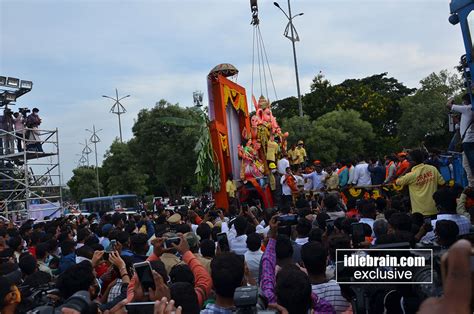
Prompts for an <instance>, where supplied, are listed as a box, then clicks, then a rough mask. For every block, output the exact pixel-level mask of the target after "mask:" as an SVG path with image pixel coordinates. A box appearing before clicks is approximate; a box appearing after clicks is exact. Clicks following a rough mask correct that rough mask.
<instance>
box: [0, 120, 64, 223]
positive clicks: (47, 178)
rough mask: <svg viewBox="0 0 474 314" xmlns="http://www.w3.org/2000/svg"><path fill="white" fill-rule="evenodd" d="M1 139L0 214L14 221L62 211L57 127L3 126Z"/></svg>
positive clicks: (0, 134) (53, 214) (0, 132)
mask: <svg viewBox="0 0 474 314" xmlns="http://www.w3.org/2000/svg"><path fill="white" fill-rule="evenodd" d="M29 132H36V134H37V135H38V136H39V138H40V141H39V142H38V141H35V140H30V139H28V133H29ZM18 140H19V141H20V143H21V146H20V150H18ZM0 142H1V143H2V144H3V145H2V146H0V214H1V215H3V216H5V217H7V218H9V219H10V218H11V219H13V220H14V221H20V220H24V219H26V218H37V219H41V218H43V217H46V216H55V215H60V214H62V208H63V206H62V205H63V204H62V189H61V185H62V180H61V168H60V159H59V137H58V130H57V129H56V130H53V131H50V130H37V129H36V130H34V131H33V130H31V129H25V130H23V133H16V132H15V131H6V130H1V129H0ZM39 144H40V145H39ZM38 147H41V148H42V150H43V151H39V150H40V149H38ZM21 148H23V149H21Z"/></svg>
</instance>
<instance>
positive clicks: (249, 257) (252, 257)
mask: <svg viewBox="0 0 474 314" xmlns="http://www.w3.org/2000/svg"><path fill="white" fill-rule="evenodd" d="M261 245H262V238H260V236H259V235H258V234H257V233H251V234H249V235H248V236H247V249H248V250H247V252H245V255H244V256H245V262H246V263H247V267H248V268H249V271H250V275H251V276H252V278H253V279H255V280H256V281H258V278H259V271H260V260H261V259H262V256H263V252H262V250H261Z"/></svg>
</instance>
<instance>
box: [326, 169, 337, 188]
mask: <svg viewBox="0 0 474 314" xmlns="http://www.w3.org/2000/svg"><path fill="white" fill-rule="evenodd" d="M338 186H339V176H338V175H337V173H336V172H333V173H332V174H331V175H330V176H329V177H328V178H327V179H326V188H327V189H328V190H336V189H337V188H338Z"/></svg>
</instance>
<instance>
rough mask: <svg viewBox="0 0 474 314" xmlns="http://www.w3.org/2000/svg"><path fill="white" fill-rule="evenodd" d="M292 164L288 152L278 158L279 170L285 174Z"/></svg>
mask: <svg viewBox="0 0 474 314" xmlns="http://www.w3.org/2000/svg"><path fill="white" fill-rule="evenodd" d="M289 166H290V162H289V161H288V154H287V153H284V154H283V156H282V157H281V159H280V160H278V166H277V167H278V172H279V173H280V174H281V175H282V176H284V175H285V174H286V168H288V167H289Z"/></svg>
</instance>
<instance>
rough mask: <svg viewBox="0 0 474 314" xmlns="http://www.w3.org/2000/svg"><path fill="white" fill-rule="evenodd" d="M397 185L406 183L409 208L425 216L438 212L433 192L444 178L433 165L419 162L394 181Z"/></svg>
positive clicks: (442, 182)
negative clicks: (408, 194) (408, 192)
mask: <svg viewBox="0 0 474 314" xmlns="http://www.w3.org/2000/svg"><path fill="white" fill-rule="evenodd" d="M396 183H397V185H401V186H405V185H408V189H409V191H410V201H411V210H412V212H413V213H421V214H423V215H425V216H428V215H435V214H437V213H438V211H437V210H436V204H435V201H434V200H433V194H434V192H436V190H437V189H438V185H442V184H444V183H445V182H444V179H443V177H442V176H441V174H440V173H439V171H438V169H436V168H435V167H433V166H430V165H425V164H419V165H416V166H415V167H413V168H412V169H411V171H410V172H409V173H407V174H405V175H404V176H401V177H400V178H398V179H397V181H396Z"/></svg>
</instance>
